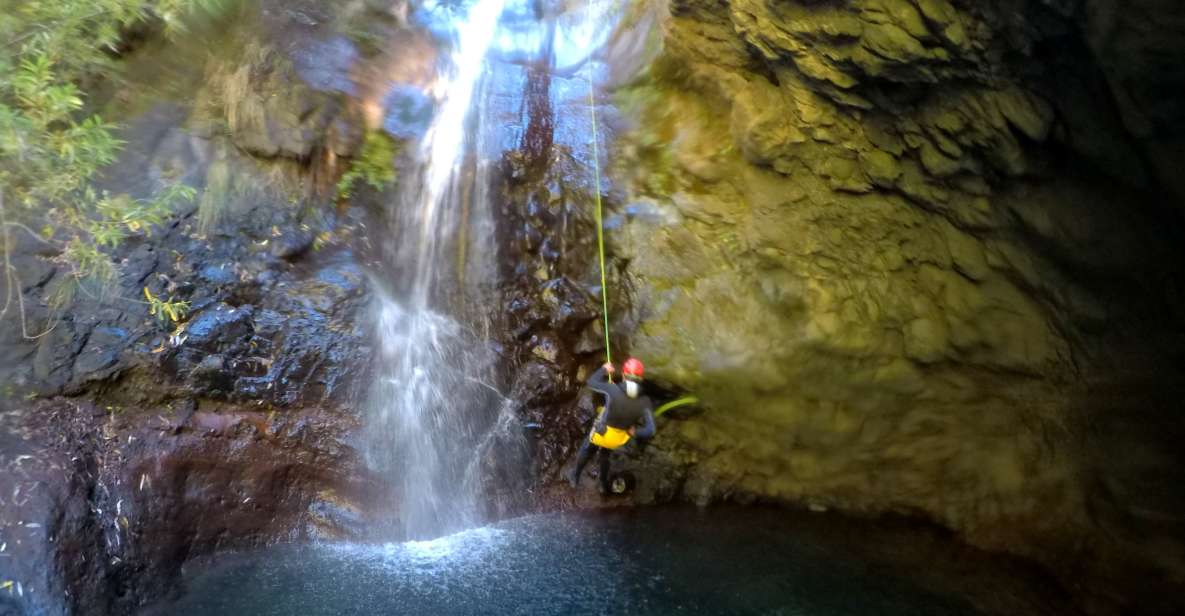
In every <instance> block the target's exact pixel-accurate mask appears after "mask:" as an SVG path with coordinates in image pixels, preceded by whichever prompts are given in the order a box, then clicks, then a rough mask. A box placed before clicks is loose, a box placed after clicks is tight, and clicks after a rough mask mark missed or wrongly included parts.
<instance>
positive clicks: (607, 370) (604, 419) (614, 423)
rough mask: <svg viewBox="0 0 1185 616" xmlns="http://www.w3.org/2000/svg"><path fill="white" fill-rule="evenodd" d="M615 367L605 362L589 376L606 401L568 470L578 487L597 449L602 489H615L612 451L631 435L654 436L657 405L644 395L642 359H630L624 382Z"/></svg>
mask: <svg viewBox="0 0 1185 616" xmlns="http://www.w3.org/2000/svg"><path fill="white" fill-rule="evenodd" d="M614 371H615V370H614V368H613V364H612V363H611V362H605V365H603V366H601V368H600V369H598V370H597V371H596V372H594V373H593V374H592V376H590V377H588V386H589V388H590V389H592V390H593V391H595V392H597V393H600V394H602V395H604V396H605V405H604V406H603V407H602V408H601V411H600V413H598V415H597V418H596V421H594V422H593V427H592V430H590V431H589V434H588V438H586V439H584V442H583V443H582V444H581V445H580V453H578V454H577V456H576V466H575V467H573V468H572V471H571V472H570V473H569V474H568V483H569V484H571V485H572V487H574V488H575V487H577V486H579V485H580V474H581V473H582V472H583V471H584V467H585V465H587V464H588V461H589V460H590V459H591V458H592V456H593V454H594V453H596V454H597V463H598V466H599V470H598V477H597V478H598V479H599V480H600V486H601V493H602V494H608V493H609V492H610V491H611V490H610V481H609V461H610V459H609V456H610V454H611V453H612V452H613V451H614V450H615V449H619V448H621V447H622V446H624V445H625V444H626V443H628V442H629V441H630V440H631V439H637V440H648V439H651V438H653V437H654V407H653V405H652V404H651V403H650V398H649V397H648V396H643V395H642V371H643V366H642V362H641V361H639V360H638V359H635V358H633V357H631V358H629V359H628V360H626V362H625V364H624V365H623V366H622V368H621V373H622V382H621V383H616V382H614V381H613V373H614Z"/></svg>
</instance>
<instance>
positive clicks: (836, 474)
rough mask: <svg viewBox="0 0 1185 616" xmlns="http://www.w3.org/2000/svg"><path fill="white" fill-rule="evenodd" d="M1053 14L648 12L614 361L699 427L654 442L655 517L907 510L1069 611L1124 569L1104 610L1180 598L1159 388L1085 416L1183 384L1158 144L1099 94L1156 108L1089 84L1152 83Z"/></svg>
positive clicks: (858, 6)
mask: <svg viewBox="0 0 1185 616" xmlns="http://www.w3.org/2000/svg"><path fill="white" fill-rule="evenodd" d="M1062 5H1064V6H1062ZM1062 5H1055V6H1050V5H1049V3H1037V2H1022V1H1017V2H1008V3H997V4H995V5H991V6H985V5H983V4H982V3H971V2H954V3H952V2H947V1H946V0H933V1H931V0H925V1H921V0H919V1H916V2H915V1H908V0H850V1H819V2H805V1H802V2H767V1H762V0H734V1H732V2H714V1H708V0H705V1H696V0H689V1H673V2H671V3H670V5H669V7H668V8H667V11H668V12H669V17H668V18H667V20H666V21H665V24H664V26H663V32H662V36H663V38H662V46H663V49H662V53H661V55H660V56H659V58H658V59H657V60H656V61H655V62H654V63H653V64H652V65H651V66H650V67H649V69H648V72H647V73H646V74H645V75H644V76H643V77H642V78H640V79H637V80H635V81H634V82H632V83H631V84H630V85H627V86H626V87H623V88H621V89H620V90H619V91H618V94H617V97H618V102H619V104H620V106H621V108H622V109H623V111H624V115H625V116H626V118H627V121H629V122H630V123H629V124H628V125H627V127H626V130H625V131H624V133H623V136H622V137H621V139H619V141H618V144H617V146H618V147H617V150H618V151H617V156H616V159H617V160H618V161H624V162H623V164H620V165H619V166H618V168H617V169H616V177H618V178H624V179H625V180H626V187H625V188H624V191H623V192H624V193H625V194H624V196H623V197H622V201H623V202H624V203H622V206H623V207H621V208H620V213H619V214H618V215H617V216H616V217H615V218H614V220H612V221H610V223H611V226H613V227H614V228H615V231H614V232H611V233H610V238H611V241H612V251H613V253H614V255H615V257H616V258H617V259H618V260H619V263H621V264H622V265H623V266H624V267H626V269H627V272H628V276H629V279H630V280H631V281H632V285H631V287H630V295H631V299H632V303H633V313H632V314H631V315H630V321H629V322H627V323H626V324H625V325H623V327H625V328H630V327H633V328H634V329H633V336H632V348H631V349H630V350H631V351H632V352H633V353H635V354H637V355H639V356H640V357H643V358H645V359H646V360H647V361H648V367H649V368H650V369H651V370H652V373H653V374H655V376H656V378H657V379H658V384H659V385H661V386H665V387H668V388H673V389H680V390H688V391H693V392H695V393H696V394H697V395H699V396H700V397H701V398H702V399H703V400H704V402H705V404H704V407H705V408H706V410H704V412H702V413H701V414H699V415H697V416H695V417H693V418H691V419H689V420H686V421H668V422H665V424H666V425H664V426H662V427H661V430H660V432H662V436H661V437H660V439H659V440H658V441H657V442H656V447H655V448H653V449H652V452H651V456H650V461H649V463H651V464H654V463H656V462H657V461H659V460H665V461H666V462H668V463H670V464H671V465H672V467H673V468H675V469H678V470H676V471H674V472H673V473H672V474H671V476H670V477H668V478H667V480H666V481H665V482H658V483H656V484H654V485H652V486H651V488H650V489H651V490H653V491H654V494H653V495H652V496H653V497H655V498H661V497H666V496H670V495H673V494H682V495H684V496H686V497H690V498H694V499H697V500H712V499H716V498H739V499H752V498H763V499H773V500H778V501H783V502H792V503H799V504H802V505H808V506H810V507H812V508H837V509H841V510H845V511H854V512H864V513H879V512H886V511H899V512H909V513H914V514H921V515H923V516H926V517H929V518H931V519H934V520H936V521H938V522H940V523H942V524H944V525H946V526H948V527H951V528H954V529H956V530H958V531H960V532H961V533H962V534H963V535H964V536H965V537H967V538H968V539H970V540H971V541H973V542H975V543H977V544H979V545H982V546H988V547H992V548H996V549H1005V550H1010V551H1015V552H1018V553H1022V554H1027V555H1031V556H1037V557H1040V558H1043V559H1045V560H1046V562H1050V563H1053V564H1055V566H1057V567H1060V568H1061V571H1062V572H1063V573H1066V579H1068V580H1078V581H1077V582H1073V583H1076V584H1083V587H1082V588H1079V589H1078V590H1080V591H1084V592H1086V593H1088V594H1089V593H1092V592H1095V591H1096V590H1097V592H1098V594H1103V593H1105V592H1106V591H1103V590H1099V589H1095V588H1087V587H1086V586H1089V585H1090V584H1091V582H1082V581H1081V580H1087V579H1089V580H1094V579H1097V578H1098V577H1101V576H1103V575H1105V573H1103V572H1104V571H1111V570H1120V569H1123V568H1125V567H1128V566H1133V565H1134V564H1135V563H1139V565H1138V569H1139V571H1140V572H1141V573H1140V574H1138V575H1137V576H1134V577H1133V576H1129V579H1126V580H1124V583H1126V582H1132V585H1129V586H1128V587H1127V591H1126V592H1129V593H1130V592H1133V591H1132V588H1133V587H1137V586H1139V585H1144V584H1151V585H1153V586H1156V585H1163V586H1159V588H1160V589H1161V592H1165V590H1164V589H1166V588H1178V589H1179V588H1180V587H1181V586H1180V585H1181V584H1182V583H1183V582H1185V577H1183V576H1185V549H1183V547H1185V544H1183V543H1182V542H1181V538H1182V537H1183V535H1182V534H1181V533H1180V530H1181V528H1182V527H1181V523H1182V522H1183V521H1185V520H1182V519H1181V518H1180V514H1179V511H1180V509H1179V508H1178V505H1179V503H1180V502H1181V501H1180V498H1181V491H1180V489H1179V488H1168V487H1167V486H1166V484H1164V483H1163V482H1164V481H1165V478H1166V477H1169V476H1171V477H1175V478H1178V479H1179V478H1180V477H1179V475H1180V473H1179V471H1178V470H1176V469H1178V468H1180V462H1181V458H1180V454H1179V453H1178V452H1177V451H1176V449H1175V448H1174V446H1173V445H1172V443H1173V442H1175V437H1176V435H1178V434H1180V431H1181V428H1180V425H1179V423H1180V422H1174V421H1173V420H1169V419H1167V418H1165V417H1166V416H1165V415H1164V414H1168V415H1167V416H1169V417H1171V416H1172V414H1173V413H1175V411H1174V410H1173V409H1174V408H1175V406H1174V405H1172V403H1166V402H1165V400H1168V399H1171V395H1166V396H1161V397H1159V398H1158V399H1159V402H1157V401H1156V400H1153V398H1156V396H1149V397H1148V398H1149V402H1148V403H1147V404H1146V405H1145V404H1141V403H1129V404H1126V405H1123V406H1122V407H1119V406H1115V405H1111V406H1107V404H1106V403H1103V402H1101V401H1099V400H1098V399H1096V398H1095V397H1094V395H1093V394H1092V393H1091V392H1094V391H1097V390H1098V388H1099V387H1110V390H1109V391H1112V392H1114V391H1116V390H1121V391H1128V392H1130V394H1132V395H1135V394H1141V392H1147V391H1158V392H1163V391H1165V390H1166V388H1167V389H1170V390H1171V389H1172V387H1173V386H1172V385H1171V384H1172V383H1174V382H1179V381H1178V380H1177V379H1179V376H1180V375H1179V374H1177V373H1175V371H1173V370H1170V369H1165V368H1164V365H1165V362H1168V361H1172V360H1173V359H1179V358H1180V356H1181V349H1182V348H1185V347H1183V346H1182V340H1183V338H1182V332H1183V331H1185V330H1183V328H1182V324H1181V320H1180V319H1179V318H1178V317H1177V316H1176V315H1175V314H1174V311H1175V310H1176V308H1175V307H1177V306H1180V299H1181V297H1180V289H1181V286H1180V277H1179V275H1178V273H1177V272H1176V271H1175V269H1176V266H1175V264H1176V263H1180V262H1181V250H1180V238H1181V231H1182V226H1181V224H1180V222H1181V220H1180V209H1179V207H1178V206H1179V203H1180V199H1179V198H1178V197H1177V196H1176V195H1175V194H1174V191H1173V187H1172V185H1171V183H1169V182H1160V181H1158V180H1157V179H1156V178H1158V177H1160V176H1161V175H1163V174H1162V173H1161V172H1158V171H1157V168H1158V165H1165V164H1171V163H1170V162H1169V161H1171V160H1173V159H1172V158H1163V157H1160V156H1159V155H1157V154H1154V153H1153V152H1164V150H1163V148H1167V147H1169V146H1166V145H1164V144H1165V142H1166V141H1167V140H1170V139H1171V135H1170V136H1164V137H1161V136H1157V137H1149V136H1148V134H1138V133H1133V132H1132V131H1130V130H1129V129H1128V126H1129V125H1130V123H1131V121H1132V120H1131V119H1130V118H1129V116H1128V115H1127V113H1128V111H1130V107H1131V106H1130V105H1129V106H1125V105H1123V104H1120V103H1117V102H1116V99H1115V98H1113V97H1111V96H1110V95H1108V94H1107V93H1108V92H1110V91H1113V90H1114V89H1115V88H1134V89H1132V90H1131V91H1133V92H1142V93H1145V94H1144V95H1145V96H1146V95H1147V93H1148V92H1150V91H1152V90H1154V89H1155V88H1156V87H1158V86H1157V85H1150V84H1145V85H1143V86H1133V85H1132V83H1130V82H1128V81H1122V80H1121V81H1120V82H1119V83H1117V82H1116V81H1115V80H1114V79H1113V78H1112V77H1113V76H1114V75H1116V74H1121V75H1132V76H1133V77H1134V75H1135V74H1139V75H1141V77H1143V78H1144V79H1152V80H1154V79H1156V75H1157V74H1156V73H1154V72H1153V73H1147V72H1144V73H1141V72H1140V71H1139V70H1136V71H1135V73H1132V72H1131V71H1132V70H1133V68H1132V65H1130V64H1125V60H1124V59H1123V58H1120V57H1115V56H1111V55H1109V53H1108V50H1109V49H1114V48H1115V47H1114V45H1118V46H1120V47H1122V44H1121V43H1117V42H1115V39H1110V40H1111V41H1112V42H1111V43H1110V44H1111V45H1113V47H1110V48H1109V47H1107V45H1105V44H1100V43H1099V38H1098V36H1097V35H1091V33H1092V32H1094V31H1096V30H1097V29H1098V27H1099V26H1098V22H1099V20H1102V21H1106V19H1104V18H1101V17H1099V16H1098V15H1097V12H1098V11H1099V10H1102V9H1101V8H1100V7H1099V6H1093V7H1091V12H1085V13H1084V12H1083V9H1082V7H1080V6H1078V5H1076V4H1075V3H1062ZM1144 8H1148V10H1149V11H1150V12H1148V13H1145V14H1144V16H1145V18H1146V20H1145V21H1143V22H1139V23H1144V24H1151V23H1154V22H1155V21H1156V20H1157V16H1159V15H1162V14H1163V15H1164V16H1165V18H1167V19H1170V20H1171V19H1178V18H1179V16H1178V15H1177V14H1176V13H1179V10H1178V9H1175V8H1171V7H1159V9H1158V8H1157V7H1152V6H1151V4H1149V6H1148V7H1144ZM1158 10H1159V11H1160V12H1157V11H1158ZM1133 20H1135V18H1133V17H1131V16H1128V17H1125V18H1124V19H1123V20H1121V22H1120V23H1122V24H1126V26H1125V27H1131V24H1133V23H1136V21H1133ZM1137 21H1138V20H1137ZM1126 40H1127V41H1128V42H1129V43H1130V42H1131V38H1130V37H1128V38H1127V39H1126ZM1162 40H1163V39H1162ZM1148 45H1149V48H1151V46H1153V45H1154V43H1148ZM1170 45H1171V44H1170ZM1092 50H1093V51H1094V53H1096V54H1098V56H1097V57H1098V58H1099V60H1098V61H1097V62H1096V56H1095V55H1092ZM1100 66H1102V67H1104V68H1106V69H1108V70H1100ZM1125 71H1127V72H1125ZM1166 74H1167V75H1168V77H1167V78H1166V82H1168V83H1175V82H1174V81H1173V80H1172V79H1171V78H1172V77H1175V76H1178V74H1177V73H1175V72H1173V71H1169V72H1167V73H1166ZM1155 83H1157V84H1160V83H1161V82H1155ZM1141 110H1142V111H1145V112H1147V113H1150V114H1153V115H1156V116H1157V117H1158V118H1160V120H1159V121H1160V122H1162V123H1169V122H1170V119H1171V120H1177V121H1179V120H1181V119H1182V118H1181V116H1180V115H1179V114H1176V115H1174V113H1173V110H1172V105H1171V104H1168V103H1166V104H1165V105H1164V106H1161V107H1154V108H1150V109H1149V108H1147V107H1142V108H1141ZM1149 139H1151V141H1150V140H1149ZM618 225H620V229H619V230H617V226H618ZM1147 366H1153V367H1155V369H1154V370H1153V371H1151V372H1150V371H1147V370H1143V371H1142V372H1141V370H1142V369H1143V368H1144V367H1147ZM1136 374H1139V378H1138V379H1137V378H1134V375H1136ZM1103 383H1106V384H1108V385H1105V386H1104V385H1101V384H1103ZM1157 395H1159V394H1157ZM1091 399H1094V400H1095V401H1096V402H1098V403H1097V404H1093V405H1087V404H1086V403H1085V402H1086V401H1088V400H1091ZM1142 399H1143V398H1142ZM1136 409H1139V410H1136ZM1150 415H1151V416H1156V415H1160V416H1161V417H1162V418H1164V420H1163V421H1161V422H1159V423H1158V424H1157V425H1158V426H1161V428H1160V429H1159V430H1149V429H1146V428H1145V427H1144V426H1146V419H1147V417H1148V416H1150ZM1100 422H1101V423H1102V424H1104V425H1110V426H1111V429H1110V430H1106V429H1105V430H1102V431H1100V430H1099V429H1098V426H1099V425H1100ZM1166 423H1168V424H1172V425H1173V427H1172V428H1171V429H1168V430H1165V429H1164V426H1165V424H1166ZM1117 426H1124V428H1123V429H1118V428H1117ZM1120 433H1122V434H1125V435H1126V436H1124V437H1123V439H1124V440H1123V441H1122V443H1123V444H1122V446H1119V445H1117V443H1118V441H1117V440H1116V439H1119V438H1120V437H1119V436H1115V435H1117V434H1120ZM1121 451H1128V453H1126V454H1124V453H1120V452H1121ZM1102 452H1106V453H1105V454H1104V453H1102ZM1126 456H1130V457H1135V458H1139V459H1140V460H1141V462H1139V463H1133V464H1130V465H1129V464H1127V463H1126V462H1121V461H1119V460H1116V459H1115V458H1124V457H1126ZM1120 477H1122V478H1123V479H1122V480H1120V479H1119V478H1120ZM1133 481H1134V482H1135V485H1139V486H1141V487H1140V488H1139V489H1135V490H1129V491H1128V494H1127V495H1118V494H1117V492H1116V491H1115V490H1114V489H1113V488H1107V487H1102V486H1108V485H1116V484H1121V485H1133V484H1132V483H1130V482H1133ZM1132 492H1140V493H1144V494H1155V495H1156V496H1142V497H1140V498H1136V497H1134V496H1132V495H1131V494H1130V493H1132ZM1119 520H1122V522H1120V521H1119ZM1120 527H1122V529H1123V530H1122V531H1120V530H1119V529H1120ZM1133 529H1143V530H1144V531H1147V532H1152V533H1155V534H1157V536H1158V537H1161V538H1162V539H1166V540H1164V541H1161V542H1159V543H1157V544H1156V545H1152V544H1150V543H1149V542H1146V541H1143V540H1137V539H1133V537H1132V533H1133ZM1167 538H1171V540H1168V539H1167ZM1084 559H1085V560H1084ZM1084 569H1086V570H1089V571H1085V572H1083V571H1082V570H1084ZM1079 573H1087V574H1090V575H1079ZM1135 577H1138V578H1139V580H1138V581H1135V582H1133V579H1134V578H1135ZM1120 592H1121V593H1122V592H1124V591H1120ZM1141 600H1147V597H1142V598H1141ZM1150 602H1151V603H1155V601H1150ZM1103 603H1105V601H1104V602H1100V605H1102V604H1103Z"/></svg>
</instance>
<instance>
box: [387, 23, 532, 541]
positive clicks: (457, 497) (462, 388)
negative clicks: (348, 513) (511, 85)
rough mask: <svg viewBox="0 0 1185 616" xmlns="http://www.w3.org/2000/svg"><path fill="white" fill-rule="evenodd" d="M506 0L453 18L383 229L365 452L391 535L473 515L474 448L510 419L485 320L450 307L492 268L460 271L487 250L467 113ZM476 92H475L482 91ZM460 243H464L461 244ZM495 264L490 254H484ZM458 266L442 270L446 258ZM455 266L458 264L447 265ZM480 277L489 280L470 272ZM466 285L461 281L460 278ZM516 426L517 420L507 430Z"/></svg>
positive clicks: (424, 531)
mask: <svg viewBox="0 0 1185 616" xmlns="http://www.w3.org/2000/svg"><path fill="white" fill-rule="evenodd" d="M503 4H504V0H475V1H474V2H473V3H472V5H471V6H470V7H469V10H468V13H467V14H466V15H464V16H462V17H460V18H457V19H455V20H454V22H453V23H454V26H455V32H454V46H453V48H452V50H451V53H450V54H449V56H448V58H447V61H446V62H444V63H442V66H441V68H440V71H439V74H438V77H437V80H436V82H435V84H434V85H433V87H432V94H433V95H434V96H435V97H436V99H437V101H438V104H437V109H436V112H435V115H434V118H433V120H432V123H431V124H430V126H429V127H428V130H427V131H426V133H425V134H424V136H423V138H422V140H421V141H420V144H419V149H418V151H417V155H416V158H417V161H416V162H417V164H416V173H415V174H414V176H413V177H408V178H401V181H402V187H401V194H400V198H399V202H398V203H397V204H396V208H397V209H396V212H395V216H394V228H393V230H392V233H391V235H390V236H389V238H388V239H387V242H388V246H389V247H390V251H389V252H391V253H392V255H393V262H394V265H396V266H397V267H396V268H394V269H396V270H398V271H397V272H396V275H395V280H383V281H380V284H379V286H380V288H382V287H386V286H388V284H387V283H390V284H389V290H383V291H380V292H379V293H378V301H377V306H376V312H377V315H376V319H375V320H376V323H377V331H376V337H377V343H378V347H379V357H378V361H379V366H378V370H377V379H376V382H375V384H374V389H373V392H372V395H371V402H370V407H371V408H370V409H369V413H368V415H367V421H366V426H365V436H364V438H365V445H366V447H365V450H366V454H367V457H368V462H369V463H370V465H371V467H372V468H373V469H374V470H376V471H377V472H378V473H379V474H380V475H382V476H383V478H384V479H385V480H387V481H388V482H389V487H390V488H391V490H390V492H391V494H392V505H391V511H390V515H389V526H390V527H391V528H389V529H384V530H387V531H388V532H389V534H392V535H395V536H402V537H412V538H422V537H431V536H437V535H440V534H444V533H446V532H450V531H455V530H459V529H462V528H466V527H468V526H472V525H473V524H475V523H476V522H477V521H478V520H479V518H480V516H479V512H478V509H479V507H478V505H479V503H478V492H479V489H480V486H479V478H478V477H477V474H478V473H479V472H480V464H477V463H476V462H477V460H475V457H476V456H479V455H481V453H482V452H480V451H479V450H480V447H481V445H482V444H483V442H486V441H488V440H489V438H490V432H491V430H494V429H495V428H496V427H498V426H500V425H504V424H506V423H507V420H506V419H505V418H503V419H502V420H499V414H505V412H506V410H507V409H506V407H507V405H506V403H505V401H504V400H502V397H501V395H500V394H498V393H497V391H496V389H494V388H493V387H492V386H491V385H490V384H489V381H490V380H492V378H491V375H492V369H493V365H492V364H493V357H492V353H491V352H489V351H488V350H487V346H488V345H486V340H485V339H484V338H485V336H484V334H483V332H482V331H481V330H482V329H483V328H480V327H474V323H472V322H471V323H469V324H468V326H466V325H462V323H461V322H459V321H458V320H457V318H456V316H457V312H458V310H456V309H455V307H452V309H451V310H448V312H450V313H452V314H446V311H445V310H442V309H440V308H439V307H438V306H437V304H439V303H442V298H451V300H452V302H453V303H456V302H463V301H465V300H466V299H467V295H468V299H469V300H472V301H475V302H480V301H481V299H482V298H481V297H473V296H474V295H480V292H481V291H480V284H479V283H485V284H486V286H489V284H490V283H491V282H492V280H490V279H489V278H490V277H492V276H493V275H494V271H493V269H492V268H482V269H481V270H480V271H479V272H476V274H477V276H464V275H463V268H464V267H465V264H464V263H458V261H460V260H461V259H462V257H460V256H458V255H463V254H464V250H465V248H466V245H467V244H468V245H479V246H481V247H482V249H483V250H487V251H492V250H494V248H493V246H492V241H491V238H489V237H484V238H475V237H467V233H468V232H469V231H474V232H476V233H480V234H492V231H491V230H490V229H491V228H492V224H491V223H489V222H488V221H489V220H490V213H489V203H488V202H489V195H488V190H487V188H486V187H487V186H488V184H489V181H488V173H489V169H490V167H491V163H490V161H489V160H485V156H486V155H487V154H488V148H486V147H483V144H482V142H483V138H482V135H484V134H485V133H486V132H488V129H487V128H486V127H484V126H483V122H482V120H483V118H482V117H481V116H482V114H480V113H472V109H473V107H474V106H475V94H479V93H480V92H481V89H482V84H483V81H484V79H483V77H484V76H485V75H486V74H487V72H488V64H487V62H486V61H485V56H486V52H487V50H488V49H489V47H490V45H491V43H492V42H493V39H494V35H495V33H496V32H497V27H498V21H499V17H500V16H501V13H502V10H503ZM478 98H479V99H480V96H479V97H478ZM459 251H460V252H459ZM481 260H482V262H484V263H493V261H494V255H493V254H483V255H481ZM454 263H456V264H457V268H450V265H451V264H454ZM454 269H455V270H456V271H454ZM479 277H484V278H486V279H485V280H473V279H474V278H479ZM467 280H468V281H469V282H470V283H471V284H468V285H466V281H467ZM503 432H504V433H509V434H513V432H514V431H513V430H510V431H503Z"/></svg>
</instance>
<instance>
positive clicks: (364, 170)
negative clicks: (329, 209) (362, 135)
mask: <svg viewBox="0 0 1185 616" xmlns="http://www.w3.org/2000/svg"><path fill="white" fill-rule="evenodd" d="M398 154H399V144H398V142H396V141H395V140H394V139H393V138H391V136H390V135H388V134H387V133H384V132H382V131H378V130H375V131H370V132H368V133H367V134H366V141H365V142H364V143H363V144H362V151H361V152H359V153H358V156H357V157H355V158H354V159H353V160H351V161H350V168H349V169H348V170H347V171H346V173H345V174H344V175H342V178H341V180H338V182H337V196H338V198H339V199H349V198H350V195H352V194H353V193H354V188H355V187H356V186H357V184H358V182H359V181H363V182H366V183H367V184H369V185H370V187H371V188H373V189H375V190H383V189H384V188H386V187H388V186H390V185H391V183H392V182H394V181H395V157H396V156H397V155H398Z"/></svg>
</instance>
